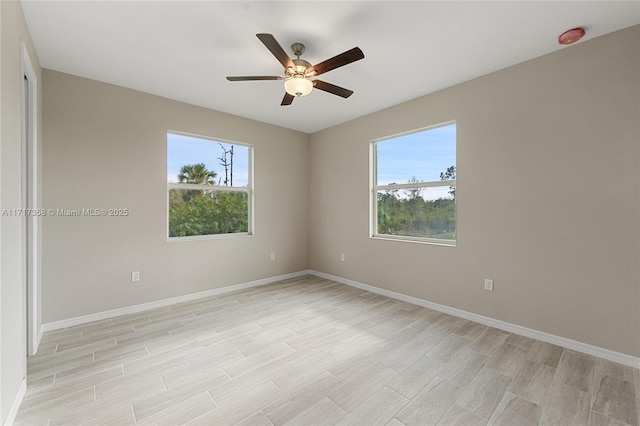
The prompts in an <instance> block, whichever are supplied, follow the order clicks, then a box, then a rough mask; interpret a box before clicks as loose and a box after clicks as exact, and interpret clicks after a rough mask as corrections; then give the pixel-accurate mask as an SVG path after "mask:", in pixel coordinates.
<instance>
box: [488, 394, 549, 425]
mask: <svg viewBox="0 0 640 426" xmlns="http://www.w3.org/2000/svg"><path fill="white" fill-rule="evenodd" d="M541 419H542V407H540V406H539V405H537V404H534V403H533V402H531V401H527V400H526V399H522V398H520V397H519V396H517V395H515V394H512V393H510V392H507V393H505V395H504V398H503V399H502V401H500V404H499V405H498V407H497V408H496V409H495V411H494V413H493V415H492V417H491V419H490V420H489V423H488V424H489V425H491V426H494V425H495V426H513V425H518V426H537V425H539V424H540V421H541Z"/></svg>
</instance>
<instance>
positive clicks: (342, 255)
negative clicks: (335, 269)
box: [340, 253, 345, 262]
mask: <svg viewBox="0 0 640 426" xmlns="http://www.w3.org/2000/svg"><path fill="white" fill-rule="evenodd" d="M344 260H345V256H344V253H341V254H340V261H341V262H344Z"/></svg>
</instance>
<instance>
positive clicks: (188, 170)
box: [178, 163, 218, 185]
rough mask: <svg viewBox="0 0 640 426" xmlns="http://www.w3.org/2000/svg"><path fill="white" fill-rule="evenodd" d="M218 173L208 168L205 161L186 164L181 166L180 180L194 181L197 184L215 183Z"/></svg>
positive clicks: (183, 181)
mask: <svg viewBox="0 0 640 426" xmlns="http://www.w3.org/2000/svg"><path fill="white" fill-rule="evenodd" d="M216 176H218V174H217V173H216V172H214V171H213V170H208V169H207V166H206V165H205V164H204V163H197V164H185V165H184V166H182V168H180V173H178V181H179V182H181V183H194V184H196V185H213V184H215V179H216Z"/></svg>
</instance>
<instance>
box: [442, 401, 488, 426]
mask: <svg viewBox="0 0 640 426" xmlns="http://www.w3.org/2000/svg"><path fill="white" fill-rule="evenodd" d="M486 424H487V421H486V420H485V419H483V418H482V417H478V416H476V415H475V414H473V413H471V412H470V411H468V410H466V409H464V408H462V407H460V406H459V405H456V404H453V406H452V407H451V408H450V409H449V411H447V413H446V414H445V415H444V417H442V418H441V419H440V421H438V425H439V426H484V425H486Z"/></svg>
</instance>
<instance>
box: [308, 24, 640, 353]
mask: <svg viewBox="0 0 640 426" xmlns="http://www.w3.org/2000/svg"><path fill="white" fill-rule="evenodd" d="M638 46H640V27H638V26H636V27H634V28H631V29H627V30H623V31H620V32H617V33H614V34H611V35H607V36H604V37H601V38H598V39H594V40H591V41H587V42H585V43H581V44H578V45H575V46H571V47H569V48H565V49H562V50H561V51H559V52H556V53H553V54H550V55H547V56H544V57H541V58H538V59H535V60H532V61H528V62H526V63H523V64H520V65H517V66H514V67H510V68H507V69H505V70H502V71H499V72H496V73H493V74H490V75H487V76H485V77H482V78H479V79H476V80H473V81H470V82H467V83H464V84H461V85H458V86H455V87H452V88H450V89H446V90H443V91H441V92H438V93H434V94H431V95H428V96H425V97H421V98H419V99H416V100H414V101H411V102H407V103H404V104H401V105H398V106H395V107H393V108H389V109H387V110H384V111H381V112H378V113H375V114H372V115H369V116H367V117H364V118H361V119H358V120H354V121H351V122H348V123H345V124H343V125H340V126H337V127H335V128H331V129H328V130H325V131H322V132H319V133H317V134H314V135H312V136H311V159H312V162H311V193H312V194H313V197H312V198H311V200H310V202H311V204H310V206H311V208H310V218H311V221H310V236H311V240H310V267H311V269H314V270H318V271H321V272H325V273H329V274H333V275H337V276H341V277H344V278H348V279H352V280H355V281H359V282H362V283H365V284H370V285H373V286H376V287H380V288H383V289H388V290H392V291H396V292H400V293H403V294H406V295H410V296H415V297H418V298H422V299H426V300H429V301H432V302H436V303H440V304H444V305H447V306H451V307H455V308H459V309H463V310H466V311H469V312H473V313H477V314H480V315H485V316H488V317H491V318H496V319H499V320H503V321H508V322H511V323H514V324H518V325H521V326H525V327H530V328H533V329H537V330H540V331H544V332H547V333H551V334H554V335H558V336H563V337H566V338H570V339H574V340H578V341H581V342H585V343H588V344H592V345H596V346H600V347H603V348H607V349H610V350H614V351H618V352H621V353H624V354H629V355H632V356H636V357H637V356H640V275H639V262H638V260H639V258H640V249H639V245H640V244H639V243H640V238H639V237H640V227H639V223H640V206H639V190H638V188H639V184H640V182H639V170H640V169H639V158H640V153H639V147H638V146H639V139H640V132H639V129H638V126H639V124H638V123H639V118H640V112H639V103H640V86H639V78H638V69H639V65H640V61H639V52H638ZM425 78H428V72H427V73H426V74H425ZM448 120H457V128H458V145H457V165H458V174H457V182H458V185H457V188H456V194H457V197H458V241H457V247H442V246H436V245H425V244H415V243H405V242H395V241H383V240H375V239H371V238H369V236H368V235H369V230H368V226H369V225H368V218H369V194H368V188H369V143H370V141H371V140H372V139H374V138H380V137H383V136H387V135H393V134H396V133H399V132H403V131H407V130H411V129H416V128H421V127H424V126H429V125H433V124H437V123H441V122H444V121H448ZM336 152H340V155H335V153H336ZM340 253H346V256H347V257H346V259H347V260H346V262H340ZM484 278H492V279H494V280H495V291H494V292H486V291H484V290H483V283H484Z"/></svg>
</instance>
